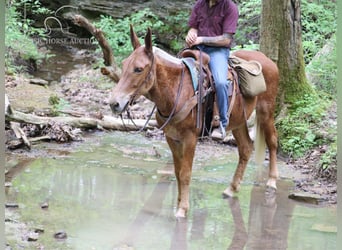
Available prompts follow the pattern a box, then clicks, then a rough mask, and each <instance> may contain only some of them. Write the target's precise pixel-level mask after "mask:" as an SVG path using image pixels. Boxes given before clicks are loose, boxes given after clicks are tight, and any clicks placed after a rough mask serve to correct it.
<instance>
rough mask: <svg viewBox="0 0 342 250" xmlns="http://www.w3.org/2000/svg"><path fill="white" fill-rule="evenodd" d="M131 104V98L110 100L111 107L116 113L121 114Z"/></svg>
mask: <svg viewBox="0 0 342 250" xmlns="http://www.w3.org/2000/svg"><path fill="white" fill-rule="evenodd" d="M128 105H129V99H111V100H110V101H109V106H110V109H111V110H112V112H113V113H114V114H121V113H122V112H124V111H125V110H126V109H127V107H128Z"/></svg>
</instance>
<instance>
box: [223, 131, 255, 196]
mask: <svg viewBox="0 0 342 250" xmlns="http://www.w3.org/2000/svg"><path fill="white" fill-rule="evenodd" d="M232 133H233V135H234V137H235V140H236V144H237V146H238V151H239V163H238V165H237V168H236V170H235V174H234V177H233V180H232V182H231V184H230V186H228V187H227V188H226V189H225V190H224V191H223V196H224V197H232V196H234V193H236V192H238V191H239V189H240V183H241V181H242V179H243V176H244V173H245V170H246V166H247V163H248V161H249V158H250V156H251V154H252V151H253V142H252V140H251V138H250V137H249V134H248V128H247V125H243V126H242V127H240V128H238V129H235V130H233V131H232Z"/></svg>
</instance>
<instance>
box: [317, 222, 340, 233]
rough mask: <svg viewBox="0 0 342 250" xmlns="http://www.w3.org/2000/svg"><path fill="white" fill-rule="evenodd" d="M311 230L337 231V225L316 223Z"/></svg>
mask: <svg viewBox="0 0 342 250" xmlns="http://www.w3.org/2000/svg"><path fill="white" fill-rule="evenodd" d="M311 230H314V231H319V232H324V233H337V227H336V225H324V224H314V225H313V226H312V227H311Z"/></svg>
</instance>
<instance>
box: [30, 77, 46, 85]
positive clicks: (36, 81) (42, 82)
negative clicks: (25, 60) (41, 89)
mask: <svg viewBox="0 0 342 250" xmlns="http://www.w3.org/2000/svg"><path fill="white" fill-rule="evenodd" d="M30 83H31V84H36V85H40V86H48V85H49V82H48V81H46V80H44V79H41V78H32V79H30Z"/></svg>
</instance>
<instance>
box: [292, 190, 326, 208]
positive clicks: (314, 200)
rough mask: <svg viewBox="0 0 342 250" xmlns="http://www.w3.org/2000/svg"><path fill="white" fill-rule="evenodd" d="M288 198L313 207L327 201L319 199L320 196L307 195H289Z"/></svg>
mask: <svg viewBox="0 0 342 250" xmlns="http://www.w3.org/2000/svg"><path fill="white" fill-rule="evenodd" d="M288 197H289V198H290V199H293V200H296V201H300V202H306V203H309V204H315V205H319V204H321V203H322V202H324V201H327V199H326V198H324V197H321V196H320V195H317V194H308V193H291V194H290V195H289V196H288Z"/></svg>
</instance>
